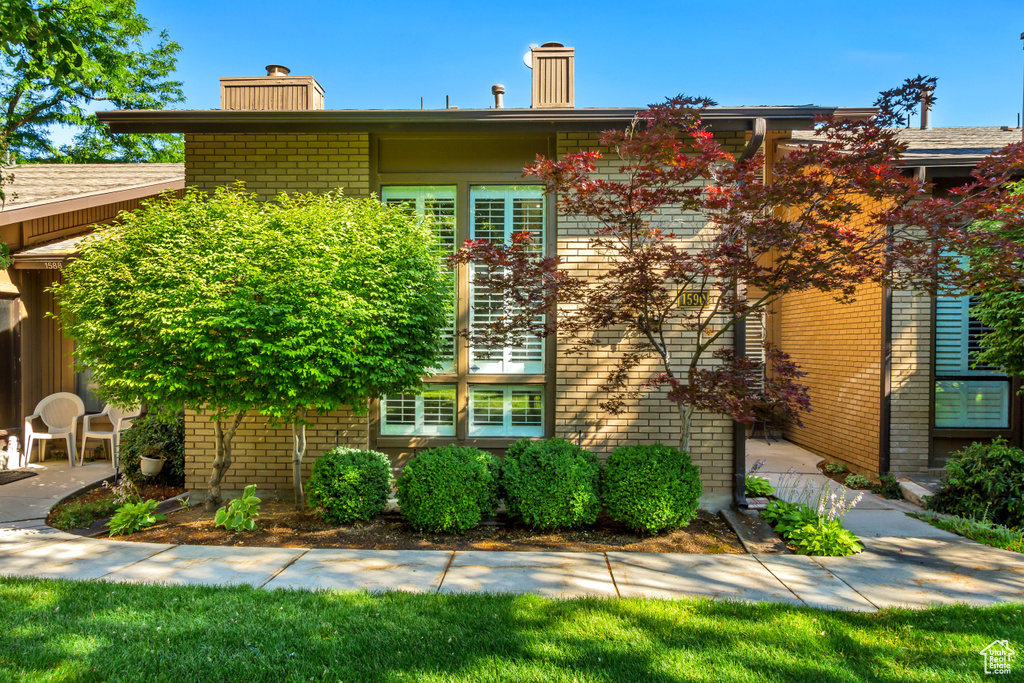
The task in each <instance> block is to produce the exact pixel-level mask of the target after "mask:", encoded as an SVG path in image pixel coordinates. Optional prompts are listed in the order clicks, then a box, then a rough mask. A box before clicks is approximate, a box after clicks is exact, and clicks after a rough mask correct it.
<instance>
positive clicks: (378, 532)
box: [122, 501, 744, 553]
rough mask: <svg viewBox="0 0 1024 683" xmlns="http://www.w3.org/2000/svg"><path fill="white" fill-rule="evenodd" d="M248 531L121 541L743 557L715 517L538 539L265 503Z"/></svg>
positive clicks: (176, 519) (209, 528)
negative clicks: (659, 528)
mask: <svg viewBox="0 0 1024 683" xmlns="http://www.w3.org/2000/svg"><path fill="white" fill-rule="evenodd" d="M256 521H257V528H256V530H254V531H246V532H242V533H231V532H229V531H226V530H225V529H223V528H222V527H215V526H214V519H213V514H212V513H208V512H205V511H204V510H203V509H202V507H201V506H195V507H192V508H190V509H188V510H181V511H178V512H175V513H172V514H169V515H167V518H166V519H165V520H164V521H162V522H159V523H158V524H156V525H154V526H152V527H148V528H146V529H143V530H142V531H139V532H137V533H134V534H132V535H131V536H125V537H122V538H123V540H130V541H139V542H145V543H174V544H178V545H237V546H269V547H286V548H295V547H302V548H364V549H373V550H520V551H527V550H558V551H563V552H566V551H567V552H603V551H619V550H628V551H634V552H648V553H743V552H744V550H743V546H742V545H741V544H740V541H739V538H737V536H736V534H735V533H733V531H732V530H731V529H730V528H729V526H728V525H727V524H726V523H725V522H724V521H723V520H722V519H721V518H719V517H717V516H715V515H712V514H710V513H708V512H704V511H699V512H698V513H697V516H696V517H695V518H694V520H693V521H692V522H691V523H690V524H689V525H688V526H686V527H684V528H682V529H677V530H675V531H670V532H666V533H663V534H659V535H642V534H638V533H636V532H634V531H631V530H630V529H628V528H627V527H625V526H623V525H621V524H618V523H616V522H614V521H612V520H610V519H609V518H608V517H607V516H605V515H602V516H600V517H598V519H597V522H596V523H595V524H594V525H592V526H588V527H585V528H582V529H577V530H571V529H569V530H554V531H542V530H535V529H530V528H528V527H526V526H524V525H522V524H520V523H510V522H509V521H508V519H507V517H506V516H505V515H504V514H501V515H499V516H498V517H497V518H496V520H495V522H490V523H484V524H482V525H480V526H477V527H474V528H472V529H469V530H468V531H466V532H465V533H463V534H460V535H455V534H445V533H430V532H421V531H416V530H415V529H413V528H412V527H411V526H410V525H409V523H408V522H407V521H406V520H405V519H404V518H403V517H402V516H400V515H399V514H397V513H386V514H383V515H379V516H377V517H374V518H373V519H371V520H369V521H365V522H354V523H351V524H346V525H337V524H331V523H329V522H325V521H324V520H322V519H321V518H320V517H319V516H317V515H316V514H315V513H314V512H312V511H311V510H301V511H298V510H295V507H294V505H293V504H291V503H287V502H280V501H264V502H263V504H262V505H261V507H260V514H259V517H258V518H257V520H256Z"/></svg>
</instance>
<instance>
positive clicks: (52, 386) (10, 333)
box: [0, 164, 185, 438]
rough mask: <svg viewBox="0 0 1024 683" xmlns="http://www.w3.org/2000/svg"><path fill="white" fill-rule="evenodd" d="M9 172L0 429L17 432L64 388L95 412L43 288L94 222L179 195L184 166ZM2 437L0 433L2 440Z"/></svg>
mask: <svg viewBox="0 0 1024 683" xmlns="http://www.w3.org/2000/svg"><path fill="white" fill-rule="evenodd" d="M3 173H4V175H5V176H6V175H13V176H14V180H13V182H12V183H11V184H9V185H5V187H4V190H5V192H6V193H7V201H6V202H5V204H4V206H3V207H2V209H0V241H2V242H4V243H6V245H7V247H8V248H9V249H10V250H11V252H12V254H13V264H12V266H11V267H10V268H8V269H7V270H6V271H5V270H0V430H6V431H8V432H11V433H14V434H19V433H20V432H21V426H22V424H23V421H24V419H25V416H26V415H29V414H31V413H32V411H33V410H34V409H35V406H36V404H37V403H38V402H39V400H40V399H42V398H44V397H45V396H48V395H49V394H52V393H55V392H59V391H67V392H71V393H75V394H78V395H79V396H80V397H81V398H82V399H83V400H84V401H85V402H86V408H87V410H88V411H89V412H99V410H100V408H101V407H102V406H100V405H98V404H97V402H96V401H95V399H94V398H93V397H92V396H91V395H90V393H89V386H88V385H89V379H88V377H87V376H86V374H84V373H76V372H75V368H74V344H73V342H71V341H70V340H69V339H67V338H65V337H64V335H63V334H62V331H61V325H60V322H59V321H58V320H57V319H56V318H53V317H48V314H49V313H57V312H58V310H57V307H56V306H55V304H54V300H53V295H52V294H50V293H49V292H47V291H46V288H47V287H48V286H49V285H51V284H52V283H54V282H59V281H60V280H61V278H62V269H63V268H64V265H65V264H66V263H67V261H68V259H69V258H72V257H74V256H75V254H76V253H77V251H78V246H77V245H78V242H79V241H80V240H81V239H82V238H83V237H85V236H86V235H88V234H89V233H90V232H92V230H93V227H94V226H95V225H97V224H104V223H110V222H111V221H113V220H114V219H115V217H116V216H117V214H119V213H120V212H121V211H131V210H133V209H137V208H138V207H139V203H140V202H141V201H143V200H145V199H147V198H150V197H154V196H156V195H159V194H161V193H164V192H168V191H175V192H178V193H180V192H182V190H183V188H184V184H185V183H184V166H183V165H182V164H26V165H21V166H16V167H5V168H4V169H3ZM0 438H2V437H0Z"/></svg>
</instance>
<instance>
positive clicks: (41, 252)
mask: <svg viewBox="0 0 1024 683" xmlns="http://www.w3.org/2000/svg"><path fill="white" fill-rule="evenodd" d="M93 234H94V233H89V234H88V235H76V236H74V237H69V238H68V239H63V240H58V241H56V242H48V243H46V244H41V245H39V246H37V247H28V248H26V249H22V250H20V251H18V252H17V256H18V257H19V258H21V259H24V258H25V257H26V256H29V257H31V256H39V257H46V256H67V255H70V254H77V253H78V245H79V244H81V242H82V241H83V240H85V239H86V238H87V237H92V235H93Z"/></svg>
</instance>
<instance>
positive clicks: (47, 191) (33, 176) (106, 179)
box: [3, 164, 185, 210]
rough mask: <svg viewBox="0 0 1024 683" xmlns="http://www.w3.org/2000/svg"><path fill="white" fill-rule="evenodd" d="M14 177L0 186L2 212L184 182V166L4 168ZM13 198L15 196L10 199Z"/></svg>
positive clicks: (28, 165) (110, 165) (21, 166)
mask: <svg viewBox="0 0 1024 683" xmlns="http://www.w3.org/2000/svg"><path fill="white" fill-rule="evenodd" d="M3 174H4V175H5V176H6V175H9V174H13V175H14V182H12V183H10V184H9V185H8V184H5V185H4V192H5V193H6V194H7V201H6V202H5V204H4V207H3V208H4V209H8V210H9V209H19V208H23V207H26V206H30V205H33V204H42V203H45V202H52V201H58V200H64V199H70V198H74V197H82V196H86V195H90V194H97V193H102V192H112V191H117V190H126V189H129V188H133V187H140V186H145V185H152V184H154V183H161V182H168V181H174V180H181V181H184V179H185V165H184V164H22V165H20V166H14V167H4V168H3ZM14 195H16V196H14Z"/></svg>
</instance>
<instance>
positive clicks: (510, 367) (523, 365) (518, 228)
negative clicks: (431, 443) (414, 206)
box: [469, 186, 544, 374]
mask: <svg viewBox="0 0 1024 683" xmlns="http://www.w3.org/2000/svg"><path fill="white" fill-rule="evenodd" d="M469 197H470V212H471V215H470V238H471V239H475V240H487V241H489V242H492V243H496V244H508V243H509V242H511V241H512V235H514V234H516V233H521V232H528V233H529V234H530V237H531V241H530V249H531V250H533V251H535V252H536V253H537V254H538V255H540V254H543V251H544V197H543V193H542V191H541V190H540V188H536V187H528V186H527V187H515V186H511V187H509V186H498V187H493V186H488V187H484V186H479V187H473V188H472V189H471V190H470V195H469ZM484 268H485V266H481V265H477V266H474V268H473V274H472V280H471V282H470V302H471V308H470V328H471V329H473V330H477V331H479V330H483V329H485V328H486V327H487V326H488V325H490V324H492V323H494V322H496V321H497V320H500V319H501V318H502V317H505V316H510V315H515V313H516V310H515V308H514V307H513V305H512V304H511V303H510V302H507V301H506V300H505V298H504V297H503V296H502V295H501V294H499V293H496V292H493V291H491V290H488V289H487V288H485V287H483V286H480V285H478V284H477V280H478V279H479V276H480V274H481V273H482V272H483V269H484ZM469 365H470V367H469V369H470V372H475V373H487V374H512V373H515V374H530V373H541V372H544V345H543V343H542V340H541V339H540V338H538V337H536V336H528V337H526V338H523V339H520V340H516V341H515V342H514V343H512V344H510V345H508V346H505V347H496V346H484V345H480V344H478V345H476V346H474V347H472V348H471V349H470V358H469Z"/></svg>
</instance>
